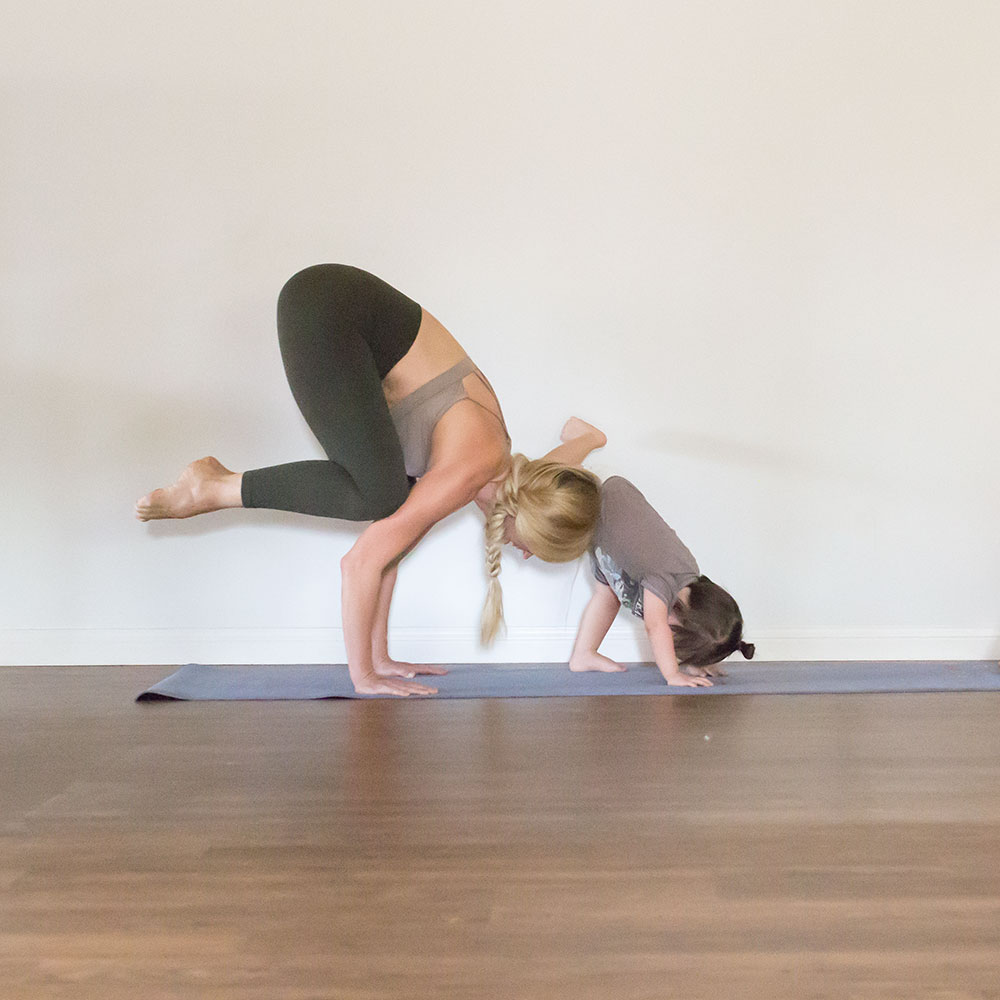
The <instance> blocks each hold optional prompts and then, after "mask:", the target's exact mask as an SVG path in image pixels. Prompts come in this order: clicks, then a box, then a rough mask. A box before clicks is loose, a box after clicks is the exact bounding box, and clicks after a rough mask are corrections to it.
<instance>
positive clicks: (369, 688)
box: [354, 674, 437, 698]
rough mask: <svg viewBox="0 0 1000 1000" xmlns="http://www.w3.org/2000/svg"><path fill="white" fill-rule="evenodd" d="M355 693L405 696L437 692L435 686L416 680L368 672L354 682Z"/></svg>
mask: <svg viewBox="0 0 1000 1000" xmlns="http://www.w3.org/2000/svg"><path fill="white" fill-rule="evenodd" d="M354 690H355V692H356V693H357V694H393V695H398V696H399V697H402V698H406V697H408V696H409V695H411V694H437V688H432V687H428V686H427V685H426V684H418V683H417V682H416V681H404V680H400V679H397V678H395V677H379V676H378V675H377V674H369V675H368V676H367V677H362V678H361V679H360V680H356V681H355V682H354Z"/></svg>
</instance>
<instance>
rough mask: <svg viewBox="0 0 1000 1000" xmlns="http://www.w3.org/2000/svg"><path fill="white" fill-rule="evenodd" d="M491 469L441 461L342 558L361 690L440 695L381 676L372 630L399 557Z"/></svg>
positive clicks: (344, 604)
mask: <svg viewBox="0 0 1000 1000" xmlns="http://www.w3.org/2000/svg"><path fill="white" fill-rule="evenodd" d="M489 476H490V473H487V472H484V471H482V470H481V469H480V468H479V467H478V466H477V465H475V464H472V463H466V464H460V463H457V462H454V461H452V462H447V463H440V464H438V465H437V466H435V467H434V468H432V469H430V470H428V472H427V474H426V475H425V476H424V477H423V478H422V479H421V480H420V481H419V482H418V483H417V484H416V485H415V486H414V487H413V489H412V490H410V495H409V496H408V497H407V499H406V502H405V503H404V504H403V506H402V507H400V508H399V510H397V511H396V512H395V513H394V514H391V515H390V516H389V517H386V518H383V519H382V520H381V521H374V522H372V524H370V525H369V526H368V527H367V528H366V529H365V530H364V531H363V532H362V533H361V535H360V537H359V538H358V540H357V541H356V542H355V543H354V545H353V546H352V547H351V550H350V551H349V552H348V553H347V554H346V555H345V556H344V558H343V559H341V561H340V569H341V577H342V585H341V613H342V616H343V627H344V642H345V644H346V646H347V665H348V669H349V670H350V674H351V681H352V682H353V684H354V690H355V691H357V692H358V693H359V694H395V695H409V694H436V690H435V689H434V688H431V687H428V686H427V685H425V684H420V683H417V682H416V681H410V680H404V679H402V678H395V677H379V676H378V674H377V673H376V672H375V669H374V664H373V661H372V633H373V631H374V627H375V620H376V614H377V609H378V597H379V590H380V588H381V585H382V574H383V572H384V570H385V569H386V568H387V567H389V566H391V565H393V564H395V563H396V562H398V561H399V559H401V558H402V557H403V556H404V555H405V554H406V553H407V552H408V551H409V550H410V549H411V548H412V547H413V546H414V545H415V544H416V543H417V542H418V541H419V540H420V538H421V537H422V536H423V535H424V534H425V533H426V532H427V531H428V529H430V527H431V526H432V525H434V524H436V523H437V522H438V521H440V520H442V519H443V518H445V517H447V516H448V515H449V514H451V513H453V512H454V511H456V510H458V509H459V508H460V507H464V506H465V504H467V503H469V502H470V501H471V500H472V499H473V498H474V497H475V495H476V493H477V492H478V491H479V490H480V489H481V488H482V485H483V483H484V482H486V481H488V479H489Z"/></svg>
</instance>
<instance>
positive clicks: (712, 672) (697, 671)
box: [684, 663, 729, 677]
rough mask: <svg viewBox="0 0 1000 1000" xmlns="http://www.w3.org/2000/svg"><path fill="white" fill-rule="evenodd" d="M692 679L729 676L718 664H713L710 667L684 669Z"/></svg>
mask: <svg viewBox="0 0 1000 1000" xmlns="http://www.w3.org/2000/svg"><path fill="white" fill-rule="evenodd" d="M684 669H685V670H686V671H687V672H688V673H689V674H690V675H691V676H692V677H728V676H729V674H727V673H726V671H725V670H723V669H722V667H720V666H719V664H718V663H713V664H712V666H710V667H685V668H684Z"/></svg>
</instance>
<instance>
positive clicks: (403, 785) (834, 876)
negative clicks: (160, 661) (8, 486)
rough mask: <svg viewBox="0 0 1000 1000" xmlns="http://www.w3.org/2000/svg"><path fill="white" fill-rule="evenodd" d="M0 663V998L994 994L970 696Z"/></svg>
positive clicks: (982, 710)
mask: <svg viewBox="0 0 1000 1000" xmlns="http://www.w3.org/2000/svg"><path fill="white" fill-rule="evenodd" d="M167 672H169V671H168V670H163V669H160V668H155V667H153V668H150V667H107V668H104V667H101V668H94V667H62V668H47V667H31V668H6V669H4V668H0V997H2V998H3V1000H48V998H67V1000H69V998H72V1000H89V998H101V1000H118V998H126V997H127V998H129V1000H160V998H163V1000H167V998H169V1000H182V998H183V1000H186V998H189V997H190V998H195V997H198V998H225V1000H229V998H232V1000H236V998H239V1000H321V998H344V1000H376V998H397V997H398V998H403V997H405V998H407V1000H420V998H424V997H444V998H454V1000H458V998H479V997H483V998H503V1000H506V998H522V997H523V998H528V997H531V998H545V1000H548V998H559V1000H564V998H565V1000H598V998H600V1000H618V998H622V1000H645V998H650V1000H652V998H656V1000H660V998H683V1000H701V998H705V1000H708V998H711V1000H728V998H737V997H738V998H758V997H759V998H764V997H766V998H769V1000H773V998H784V997H788V998H795V1000H816V998H824V997H831V998H837V1000H853V998H863V1000H870V998H880V1000H881V998H885V1000H889V998H892V1000H899V998H905V1000H909V998H918V997H920V998H922V997H929V998H935V1000H965V998H976V1000H983V998H987V997H991V998H992V997H1000V850H998V848H1000V825H998V824H1000V726H998V724H997V722H998V716H1000V698H998V697H997V696H996V695H991V694H944V695H937V694H934V695H932V694H924V695H920V694H914V695H899V694H891V695H817V696H785V697H777V696H742V697H735V696H734V697H723V698H718V697H716V698H698V697H678V698H670V697H662V698H625V697H618V698H574V699H523V700H510V701H499V700H488V701H438V702H435V701H432V700H427V701H422V702H413V701H410V702H396V701H393V702H386V701H371V702H310V703H305V702H298V703H293V702H283V703H279V702H272V703H263V704H257V703H247V702H244V703H232V704H222V703H202V704H184V703H152V704H141V705H137V704H135V703H134V702H133V700H132V699H133V698H134V696H135V695H136V694H137V693H138V692H139V691H141V690H142V689H143V688H144V687H145V686H147V685H148V684H149V683H152V682H153V681H154V680H156V679H158V678H159V677H160V676H162V675H164V674H165V673H167Z"/></svg>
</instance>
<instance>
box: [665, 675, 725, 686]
mask: <svg viewBox="0 0 1000 1000" xmlns="http://www.w3.org/2000/svg"><path fill="white" fill-rule="evenodd" d="M663 679H664V680H665V681H666V682H667V683H668V684H669V685H670V686H671V687H684V688H696V687H708V688H710V687H713V684H712V682H711V681H710V680H709V679H708V678H707V677H692V676H691V675H690V674H681V673H677V674H664V675H663Z"/></svg>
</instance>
